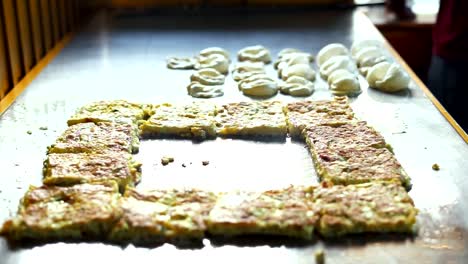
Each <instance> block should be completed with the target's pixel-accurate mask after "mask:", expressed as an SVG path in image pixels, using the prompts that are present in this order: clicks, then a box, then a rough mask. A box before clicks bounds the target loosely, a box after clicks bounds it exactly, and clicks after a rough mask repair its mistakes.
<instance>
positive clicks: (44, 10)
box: [40, 0, 53, 52]
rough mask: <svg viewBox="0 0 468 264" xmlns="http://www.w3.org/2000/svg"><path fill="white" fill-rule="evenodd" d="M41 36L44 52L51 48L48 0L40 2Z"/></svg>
mask: <svg viewBox="0 0 468 264" xmlns="http://www.w3.org/2000/svg"><path fill="white" fill-rule="evenodd" d="M40 7H41V20H42V34H43V40H44V47H45V52H47V51H49V50H50V49H51V48H52V43H53V42H52V23H51V19H50V9H49V0H40Z"/></svg>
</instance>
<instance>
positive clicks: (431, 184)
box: [0, 10, 468, 264]
mask: <svg viewBox="0 0 468 264" xmlns="http://www.w3.org/2000/svg"><path fill="white" fill-rule="evenodd" d="M368 38H372V39H382V36H381V35H380V34H379V33H378V31H377V30H376V29H375V28H374V27H373V26H372V24H371V23H370V22H369V21H368V20H367V19H366V18H365V16H364V15H363V14H361V13H358V12H355V11H353V10H342V11H327V10H322V11H320V12H316V11H311V10H307V11H302V12H301V11H297V10H296V11H288V12H287V13H280V12H260V13H259V12H237V13H233V14H230V13H216V12H214V13H210V14H209V15H200V14H197V13H194V12H191V13H188V14H183V15H182V14H167V13H166V14H164V13H162V12H159V13H151V14H148V13H138V14H135V13H132V14H128V13H127V14H114V13H105V12H104V13H101V14H99V15H98V16H96V17H95V18H94V19H93V20H92V21H91V23H90V24H89V25H88V26H87V27H86V28H85V29H84V30H83V31H82V32H80V33H79V34H77V36H76V37H75V38H74V39H73V40H72V42H71V43H70V44H69V45H68V46H67V47H65V49H64V50H63V51H62V52H61V53H60V54H59V55H58V56H57V57H56V58H55V60H53V61H52V62H51V63H50V64H49V65H48V66H47V67H46V68H45V69H44V70H43V72H42V73H41V74H40V75H39V76H38V77H37V78H36V79H35V80H34V81H33V82H32V83H31V84H30V86H29V87H28V88H27V89H26V90H25V92H24V93H23V94H22V95H21V96H19V98H18V99H17V100H16V102H15V103H14V104H13V105H12V106H11V107H10V108H9V109H8V110H7V111H6V112H5V113H4V114H3V115H2V116H1V117H0V150H1V151H0V167H1V168H2V172H1V173H0V175H1V179H0V181H1V184H0V208H2V210H1V211H0V221H3V220H5V219H7V218H8V217H10V216H11V215H14V213H15V212H16V208H17V205H18V201H19V199H20V198H21V196H22V195H23V193H24V192H25V191H26V190H27V188H28V186H29V185H30V184H33V185H39V184H40V182H41V169H42V161H43V160H44V158H45V151H46V147H47V145H50V144H51V143H53V141H54V139H55V138H56V137H57V136H59V135H60V133H61V132H62V131H63V130H64V129H65V127H66V119H67V118H68V117H69V116H70V115H71V114H72V113H73V112H74V110H75V109H76V108H77V107H79V106H81V105H84V104H86V103H88V102H92V101H95V100H106V99H126V100H130V101H135V102H144V103H159V102H186V101H187V102H188V101H191V100H192V98H190V97H189V96H188V95H186V88H185V87H186V85H187V84H188V83H189V76H190V71H176V70H168V69H167V68H166V66H165V58H166V57H167V56H170V55H174V56H191V55H195V54H196V53H197V52H198V51H199V50H201V49H203V48H206V47H210V46H221V47H223V48H226V49H227V50H229V51H230V52H231V55H232V56H233V57H234V62H235V54H236V52H237V50H239V49H241V48H243V47H245V46H248V45H255V44H262V45H264V46H266V47H268V48H269V49H270V50H271V52H272V54H273V55H276V54H277V52H279V51H280V50H281V49H282V48H287V47H291V48H300V49H303V50H305V51H309V52H313V53H314V54H316V53H317V52H318V51H319V49H320V48H321V47H323V46H324V45H326V44H328V43H331V42H341V43H344V44H345V45H350V44H351V43H352V41H353V40H356V39H368ZM408 45H411V43H408ZM415 48H417V47H415ZM268 69H269V74H271V75H272V76H276V73H275V72H274V70H273V67H272V66H271V65H270V66H269V68H268ZM326 98H331V95H330V93H329V91H328V90H327V87H326V85H325V83H324V82H323V81H318V82H317V87H316V92H315V93H314V94H313V95H312V96H311V97H309V98H307V99H311V100H318V99H326ZM245 100H252V99H251V98H248V97H245V96H243V95H242V94H241V93H240V92H239V91H238V89H237V87H236V85H235V83H234V82H233V81H232V79H231V76H228V77H227V82H226V85H225V96H223V97H220V98H216V99H212V100H211V101H213V102H217V103H223V102H235V101H245ZM272 100H281V101H284V102H287V101H292V100H302V99H297V98H292V97H287V96H283V95H278V96H276V97H274V98H273V99H272ZM351 105H352V107H353V108H354V110H355V112H356V113H357V115H358V116H359V117H360V118H361V119H363V120H366V121H368V122H369V123H370V124H371V125H372V126H374V127H375V128H376V129H377V130H378V131H380V132H381V133H382V134H383V135H384V137H385V138H386V139H387V141H388V142H390V143H391V144H392V146H393V148H394V150H395V154H396V156H397V158H398V159H399V161H400V162H401V163H402V164H403V166H404V167H405V169H406V170H407V172H408V174H409V175H410V176H411V177H412V182H413V189H412V190H411V192H410V195H411V196H412V197H413V199H414V201H415V203H416V206H417V207H418V208H419V209H420V214H419V216H418V226H419V232H418V235H417V236H415V237H408V236H395V235H373V234H368V235H362V236H351V237H347V238H342V239H340V240H338V241H329V242H326V243H324V242H323V241H320V240H319V241H315V242H312V243H300V242H297V241H291V240H282V239H280V238H271V239H265V238H245V239H236V240H221V241H220V240H206V241H204V242H205V246H204V247H203V248H198V249H179V248H176V247H174V246H172V245H167V244H166V245H163V246H160V247H157V248H141V247H134V246H128V247H125V248H122V247H118V246H113V245H106V244H101V243H53V244H47V245H33V246H28V247H26V248H24V247H20V248H11V247H9V245H8V244H7V243H6V241H5V240H4V239H3V238H2V239H0V255H1V258H0V263H8V264H13V263H15V264H16V263H33V262H34V263H64V262H67V263H96V262H98V261H99V262H103V263H123V262H125V263H169V262H171V263H184V262H185V263H255V262H260V263H313V261H314V253H315V251H316V250H317V249H322V248H323V249H324V250H325V254H326V260H327V263H466V259H467V257H468V255H467V254H468V253H466V252H465V249H466V248H467V239H468V238H467V234H468V233H467V228H468V221H467V218H468V184H467V177H466V176H467V175H466V174H467V172H468V163H466V162H464V160H465V159H466V157H468V148H467V145H466V143H464V142H463V140H462V139H461V138H460V137H459V136H458V134H457V133H456V131H455V130H454V129H453V128H452V127H451V126H450V124H449V123H448V122H447V121H446V119H445V118H444V117H443V116H442V115H441V114H440V113H439V112H438V111H437V109H436V108H435V107H434V106H433V104H432V103H431V101H430V100H429V99H428V98H427V97H426V96H425V95H424V93H423V92H422V91H421V89H420V88H419V87H417V86H416V85H415V84H414V83H412V84H411V87H410V89H409V91H406V92H403V93H400V94H396V95H389V94H384V93H381V92H378V91H375V90H372V89H368V88H367V87H364V89H363V93H362V94H361V95H360V96H359V97H358V98H356V99H352V100H351ZM43 126H46V127H47V128H48V130H40V129H39V128H40V127H43ZM27 131H31V132H32V134H31V135H29V134H28V133H27ZM162 156H173V157H174V158H175V162H174V163H172V164H170V165H168V166H165V167H163V166H162V165H161V164H160V158H161V157H162ZM137 157H138V158H139V159H141V160H142V161H143V164H144V165H143V180H142V183H141V185H140V186H139V187H138V188H167V187H199V188H207V189H211V190H219V191H223V190H230V189H249V190H262V189H268V188H279V187H284V186H288V185H289V184H310V183H315V182H316V181H317V180H316V174H315V171H314V169H313V165H312V160H311V158H310V156H309V154H308V152H307V150H306V149H305V148H304V145H302V144H300V143H297V142H291V141H290V140H287V141H286V142H269V141H267V142H265V141H256V140H250V141H245V140H237V139H236V140H222V139H217V140H214V141H207V142H203V143H196V142H191V141H184V140H170V139H166V140H148V141H144V142H142V144H141V152H140V153H139V154H138V155H137ZM204 160H208V161H210V164H209V165H208V166H203V165H202V161H204ZM434 163H438V164H439V165H440V167H441V170H440V171H433V170H432V168H431V167H432V164H434ZM183 165H184V166H185V167H184V166H183Z"/></svg>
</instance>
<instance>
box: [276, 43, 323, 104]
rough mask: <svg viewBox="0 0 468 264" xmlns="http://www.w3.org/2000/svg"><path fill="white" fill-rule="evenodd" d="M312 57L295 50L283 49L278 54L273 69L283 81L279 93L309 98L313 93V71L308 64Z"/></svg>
mask: <svg viewBox="0 0 468 264" xmlns="http://www.w3.org/2000/svg"><path fill="white" fill-rule="evenodd" d="M312 61H313V56H312V55H311V54H310V53H306V52H303V51H300V50H297V49H290V48H287V49H283V50H281V51H280V52H279V53H278V60H277V61H276V62H275V65H274V66H275V69H277V70H278V76H279V77H280V78H281V79H282V80H283V83H281V84H280V90H281V93H284V94H289V95H292V96H309V95H311V94H312V93H313V92H314V83H313V81H314V80H315V71H314V70H313V69H312V67H311V65H310V63H311V62H312Z"/></svg>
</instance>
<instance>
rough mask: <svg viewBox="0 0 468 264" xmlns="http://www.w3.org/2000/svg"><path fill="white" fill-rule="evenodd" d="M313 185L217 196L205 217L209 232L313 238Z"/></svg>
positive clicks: (229, 234) (221, 234)
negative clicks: (211, 208)
mask: <svg viewBox="0 0 468 264" xmlns="http://www.w3.org/2000/svg"><path fill="white" fill-rule="evenodd" d="M312 191H313V188H312V187H304V186H291V187H289V188H287V189H281V190H270V191H266V192H242V191H239V192H230V193H225V194H223V195H221V196H220V198H219V199H218V201H217V202H216V205H215V206H214V208H213V210H212V211H211V212H210V215H209V218H208V222H207V224H208V232H209V233H211V234H213V235H219V236H228V237H229V236H241V235H271V236H284V237H292V238H299V239H304V240H309V239H312V236H313V231H314V226H315V225H316V223H317V221H318V217H317V214H316V212H315V210H314V208H313V205H312V199H311V197H312Z"/></svg>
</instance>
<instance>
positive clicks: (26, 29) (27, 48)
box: [16, 1, 34, 73]
mask: <svg viewBox="0 0 468 264" xmlns="http://www.w3.org/2000/svg"><path fill="white" fill-rule="evenodd" d="M28 10H29V5H28V2H27V1H16V14H17V16H18V27H19V32H20V41H21V50H22V54H23V65H24V71H25V73H27V72H29V70H30V69H31V68H32V66H33V63H34V51H33V42H32V41H31V26H30V25H31V24H30V22H29V14H28Z"/></svg>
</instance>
